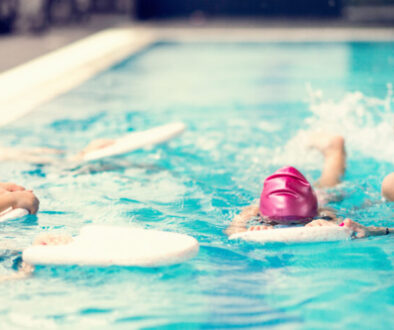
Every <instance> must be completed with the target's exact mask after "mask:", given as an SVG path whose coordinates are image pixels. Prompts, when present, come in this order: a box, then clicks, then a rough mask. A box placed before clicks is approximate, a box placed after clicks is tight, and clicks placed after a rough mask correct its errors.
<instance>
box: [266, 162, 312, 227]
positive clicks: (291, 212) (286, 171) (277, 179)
mask: <svg viewBox="0 0 394 330" xmlns="http://www.w3.org/2000/svg"><path fill="white" fill-rule="evenodd" d="M260 212H261V215H262V216H263V217H267V218H269V219H271V220H273V221H275V222H277V223H283V224H289V223H304V222H308V221H310V220H311V219H312V218H313V217H315V216H316V215H317V198H316V194H315V192H314V191H313V189H312V186H311V185H310V183H309V182H308V180H307V179H305V177H304V176H303V175H302V174H301V173H300V172H299V171H298V170H297V169H295V168H294V167H291V166H289V167H283V168H281V169H279V170H277V171H276V172H275V173H274V174H272V175H270V176H269V177H268V178H266V179H265V181H264V187H263V191H262V193H261V197H260Z"/></svg>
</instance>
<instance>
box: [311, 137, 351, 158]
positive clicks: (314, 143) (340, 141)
mask: <svg viewBox="0 0 394 330" xmlns="http://www.w3.org/2000/svg"><path fill="white" fill-rule="evenodd" d="M308 145H309V147H311V148H316V149H318V150H320V151H321V152H322V154H323V155H325V156H326V155H327V154H330V153H332V152H341V153H345V139H344V138H343V136H341V135H335V134H331V133H327V132H315V133H312V134H311V135H310V136H309V143H308Z"/></svg>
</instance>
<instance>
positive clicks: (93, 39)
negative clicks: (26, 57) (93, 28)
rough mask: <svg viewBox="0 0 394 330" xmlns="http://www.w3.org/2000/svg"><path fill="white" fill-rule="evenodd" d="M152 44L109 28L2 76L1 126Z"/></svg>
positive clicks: (147, 39) (148, 39)
mask: <svg viewBox="0 0 394 330" xmlns="http://www.w3.org/2000/svg"><path fill="white" fill-rule="evenodd" d="M152 41H153V40H152V38H151V36H149V35H148V34H146V33H145V34H140V35H136V32H135V31H133V30H131V29H128V28H115V29H109V30H105V31H103V32H99V33H97V34H94V35H92V36H90V37H87V38H85V39H82V40H80V41H77V42H75V43H72V44H71V45H68V46H66V47H63V48H61V49H59V50H56V51H54V52H51V53H49V54H47V55H44V56H41V57H39V58H37V59H34V60H32V61H29V62H27V63H25V64H22V65H20V66H18V67H16V68H13V69H11V70H8V71H6V72H4V73H2V74H0V126H3V125H6V124H8V123H10V122H12V121H14V120H17V119H19V118H21V117H22V116H24V115H25V114H27V113H29V112H30V111H32V110H33V109H35V108H37V107H38V106H40V105H41V104H43V103H45V102H48V101H49V100H51V99H53V98H55V97H56V96H58V95H61V94H63V93H65V92H67V91H69V90H71V89H73V88H74V87H76V86H78V85H79V84H81V83H83V82H84V81H86V80H88V79H89V78H91V77H93V76H94V75H96V74H97V73H98V72H100V71H102V70H104V69H106V68H108V67H109V66H111V65H113V64H115V63H117V62H118V61H120V60H122V59H123V58H125V57H127V56H129V55H130V54H132V53H135V52H138V51H139V50H141V49H143V48H144V47H146V46H147V45H149V44H151V42H152ZM21 82H23V83H21Z"/></svg>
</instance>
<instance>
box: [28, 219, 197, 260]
mask: <svg viewBox="0 0 394 330" xmlns="http://www.w3.org/2000/svg"><path fill="white" fill-rule="evenodd" d="M198 250H199V244H198V242H197V240H196V239H195V238H193V237H191V236H188V235H184V234H178V233H173V232H166V231H158V230H146V229H140V228H134V227H115V226H86V227H84V228H82V230H81V232H80V235H79V236H77V237H75V238H74V241H73V242H71V243H69V244H66V245H56V246H49V245H37V246H31V247H29V248H27V249H26V250H24V252H23V260H24V261H26V262H28V263H30V264H33V265H89V266H110V265H119V266H140V267H157V266H165V265H172V264H178V263H181V262H183V261H185V260H187V259H190V258H192V257H194V256H195V255H196V254H197V252H198Z"/></svg>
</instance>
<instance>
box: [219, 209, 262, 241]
mask: <svg viewBox="0 0 394 330" xmlns="http://www.w3.org/2000/svg"><path fill="white" fill-rule="evenodd" d="M258 214H259V207H258V205H250V206H247V207H245V208H244V209H243V210H242V212H241V213H240V214H238V215H236V216H235V217H234V219H233V220H232V221H231V224H230V226H228V228H227V229H226V234H227V235H228V236H230V235H232V234H235V233H240V232H243V231H246V230H247V228H246V224H247V222H248V221H249V220H250V219H252V218H253V217H256V216H257V215H258Z"/></svg>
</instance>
